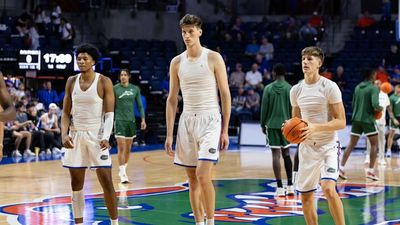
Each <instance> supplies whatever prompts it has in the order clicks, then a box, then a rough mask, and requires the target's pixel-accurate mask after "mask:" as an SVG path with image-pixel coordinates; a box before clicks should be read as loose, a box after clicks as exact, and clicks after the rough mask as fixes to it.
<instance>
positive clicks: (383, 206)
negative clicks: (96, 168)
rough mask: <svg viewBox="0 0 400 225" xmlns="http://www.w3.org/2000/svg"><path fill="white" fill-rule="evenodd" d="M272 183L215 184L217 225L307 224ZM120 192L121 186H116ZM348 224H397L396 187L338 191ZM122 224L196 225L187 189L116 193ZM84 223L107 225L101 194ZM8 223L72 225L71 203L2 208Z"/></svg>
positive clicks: (321, 205)
mask: <svg viewBox="0 0 400 225" xmlns="http://www.w3.org/2000/svg"><path fill="white" fill-rule="evenodd" d="M274 186H275V183H274V182H273V181H272V180H269V179H232V180H216V181H215V187H216V194H217V199H216V212H215V213H216V214H215V220H216V224H218V225H225V224H226V225H227V224H234V225H240V224H305V223H304V218H303V213H302V206H301V202H300V199H299V198H298V197H297V196H295V197H287V198H274V196H273V194H274V189H275V188H274ZM120 189H123V187H120ZM338 190H339V192H340V195H341V198H342V201H343V205H344V209H345V217H346V224H348V225H352V224H382V225H383V224H391V225H394V224H397V225H400V210H398V207H399V205H400V187H397V186H382V185H374V184H368V185H366V184H350V183H347V184H341V185H339V186H338ZM118 201H119V221H120V224H121V225H123V224H137V225H179V224H194V222H193V214H192V213H191V209H190V204H189V201H188V188H187V184H182V185H176V186H171V187H159V188H147V189H140V190H126V191H124V190H122V191H119V192H118ZM85 203H86V207H85V224H99V225H105V224H110V223H109V221H108V214H107V210H106V208H105V206H104V201H103V196H102V195H101V194H93V195H86V202H85ZM315 204H317V206H318V214H319V223H320V224H334V223H333V221H332V219H331V216H330V213H329V208H328V205H327V202H326V200H325V198H324V196H322V195H321V193H320V192H317V193H316V200H315ZM0 213H1V214H2V215H5V216H6V217H7V222H8V224H13V225H14V224H15V225H17V224H18V225H26V224H35V225H36V224H38V225H39V224H41V225H47V224H51V225H71V224H73V219H72V209H71V198H70V197H69V196H59V197H51V198H46V199H41V200H39V201H35V202H29V203H20V204H13V205H5V206H0Z"/></svg>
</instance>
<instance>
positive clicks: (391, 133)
mask: <svg viewBox="0 0 400 225" xmlns="http://www.w3.org/2000/svg"><path fill="white" fill-rule="evenodd" d="M395 133H396V128H393V127H392V126H390V130H389V134H388V137H387V149H386V157H391V156H392V145H393V138H394V134H395Z"/></svg>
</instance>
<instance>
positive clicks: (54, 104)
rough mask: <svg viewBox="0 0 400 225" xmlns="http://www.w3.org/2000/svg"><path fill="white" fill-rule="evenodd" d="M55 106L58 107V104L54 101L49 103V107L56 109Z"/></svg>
mask: <svg viewBox="0 0 400 225" xmlns="http://www.w3.org/2000/svg"><path fill="white" fill-rule="evenodd" d="M57 108H58V106H57V104H56V103H50V105H49V109H57Z"/></svg>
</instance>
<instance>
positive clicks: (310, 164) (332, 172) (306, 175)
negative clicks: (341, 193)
mask: <svg viewBox="0 0 400 225" xmlns="http://www.w3.org/2000/svg"><path fill="white" fill-rule="evenodd" d="M340 152H341V149H340V143H339V141H337V142H333V143H330V144H325V145H321V146H313V145H309V144H305V143H301V144H300V146H299V171H298V174H297V176H298V179H297V181H298V182H297V187H296V190H297V191H299V192H303V193H305V192H311V191H315V190H316V189H317V186H318V183H319V181H320V180H333V181H336V180H337V178H338V176H339V157H340Z"/></svg>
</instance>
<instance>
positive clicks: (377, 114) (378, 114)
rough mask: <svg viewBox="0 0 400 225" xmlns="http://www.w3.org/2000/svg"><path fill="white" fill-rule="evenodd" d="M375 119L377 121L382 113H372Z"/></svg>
mask: <svg viewBox="0 0 400 225" xmlns="http://www.w3.org/2000/svg"><path fill="white" fill-rule="evenodd" d="M374 116H375V119H376V120H379V119H380V118H381V117H382V111H380V112H375V113H374Z"/></svg>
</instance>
